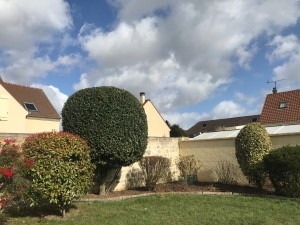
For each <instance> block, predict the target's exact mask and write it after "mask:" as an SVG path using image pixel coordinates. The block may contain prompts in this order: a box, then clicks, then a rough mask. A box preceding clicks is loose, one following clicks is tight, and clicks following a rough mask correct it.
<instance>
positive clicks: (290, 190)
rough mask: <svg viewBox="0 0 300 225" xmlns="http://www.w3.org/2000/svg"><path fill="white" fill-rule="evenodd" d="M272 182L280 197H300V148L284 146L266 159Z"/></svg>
mask: <svg viewBox="0 0 300 225" xmlns="http://www.w3.org/2000/svg"><path fill="white" fill-rule="evenodd" d="M264 163H265V167H266V170H267V172H268V173H269V177H270V180H271V182H272V184H273V186H274V187H275V190H276V193H277V194H278V195H283V196H287V197H296V198H299V197H300V146H299V145H297V146H295V147H292V146H284V147H282V148H279V149H276V150H274V151H271V152H270V154H269V155H267V156H266V157H265V159H264Z"/></svg>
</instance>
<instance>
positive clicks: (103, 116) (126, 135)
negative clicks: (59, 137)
mask: <svg viewBox="0 0 300 225" xmlns="http://www.w3.org/2000/svg"><path fill="white" fill-rule="evenodd" d="M62 125H63V129H64V130H65V131H68V132H70V133H74V134H78V135H79V136H80V137H82V138H84V139H85V140H87V142H88V145H89V146H90V147H91V157H92V162H93V163H94V164H95V165H96V166H97V174H96V175H97V176H100V177H101V180H102V182H101V181H100V182H101V183H102V185H103V183H104V182H105V177H106V174H107V173H108V170H111V169H118V168H120V167H122V166H128V165H130V164H132V163H134V162H136V161H139V160H140V159H141V158H142V157H143V154H144V152H145V150H146V147H147V138H148V127H147V119H146V114H145V111H144V109H143V107H142V105H141V104H140V102H139V101H138V100H137V99H136V98H135V97H134V96H133V95H132V94H131V93H129V92H128V91H125V90H123V89H118V88H115V87H93V88H87V89H83V90H80V91H78V92H76V93H74V94H73V95H72V96H70V97H69V98H68V100H67V102H66V103H65V105H64V107H63V110H62Z"/></svg>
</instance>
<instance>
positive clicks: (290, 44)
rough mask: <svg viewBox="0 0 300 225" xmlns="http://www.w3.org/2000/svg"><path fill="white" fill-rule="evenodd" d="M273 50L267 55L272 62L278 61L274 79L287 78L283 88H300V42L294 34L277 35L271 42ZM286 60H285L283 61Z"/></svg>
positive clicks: (274, 70)
mask: <svg viewBox="0 0 300 225" xmlns="http://www.w3.org/2000/svg"><path fill="white" fill-rule="evenodd" d="M269 46H270V47H271V48H272V50H271V51H270V52H269V53H268V54H267V55H266V57H267V58H268V59H269V60H270V62H272V63H275V62H277V64H276V66H275V68H274V69H273V72H274V80H275V81H276V80H282V79H286V81H284V82H281V83H280V86H281V87H282V89H283V90H291V89H295V88H299V85H300V76H299V68H300V42H299V39H298V38H297V37H296V36H295V35H294V34H290V35H287V36H281V35H277V36H275V37H274V38H273V39H272V40H271V41H270V43H269ZM282 60H284V61H282Z"/></svg>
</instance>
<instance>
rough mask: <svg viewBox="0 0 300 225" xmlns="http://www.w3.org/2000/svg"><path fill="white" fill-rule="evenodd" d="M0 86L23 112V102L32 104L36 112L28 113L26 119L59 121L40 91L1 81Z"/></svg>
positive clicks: (58, 117)
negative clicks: (17, 103) (35, 118)
mask: <svg viewBox="0 0 300 225" xmlns="http://www.w3.org/2000/svg"><path fill="white" fill-rule="evenodd" d="M0 84H1V85H2V86H3V87H4V88H5V89H6V90H7V91H8V92H9V93H10V94H11V95H12V96H13V97H14V98H15V100H16V101H17V102H19V103H20V105H21V106H22V107H23V108H24V109H25V110H26V108H25V106H24V102H28V103H34V105H35V106H36V108H37V110H38V111H36V112H30V114H28V116H27V117H37V118H48V119H60V116H59V115H58V113H57V112H56V110H55V109H54V107H53V105H52V104H51V102H50V101H49V99H48V98H47V96H46V95H45V93H44V91H43V90H42V89H39V88H32V87H26V86H21V85H16V84H10V83H6V82H3V81H0Z"/></svg>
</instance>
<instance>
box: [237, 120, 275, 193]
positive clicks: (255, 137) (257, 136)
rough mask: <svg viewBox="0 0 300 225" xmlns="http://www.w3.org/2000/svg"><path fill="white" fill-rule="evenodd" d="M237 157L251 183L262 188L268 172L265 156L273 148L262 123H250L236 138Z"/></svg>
mask: <svg viewBox="0 0 300 225" xmlns="http://www.w3.org/2000/svg"><path fill="white" fill-rule="evenodd" d="M235 149H236V158H237V160H238V163H239V165H240V167H241V169H242V171H243V173H244V175H245V176H246V177H247V178H248V180H249V181H250V182H251V183H254V184H256V186H257V187H258V188H262V186H263V184H264V182H265V179H266V173H265V169H264V163H263V158H264V156H265V155H267V154H268V153H269V152H270V151H271V149H272V143H271V140H270V137H269V134H268V132H267V131H266V129H265V128H264V127H263V126H262V125H261V124H260V123H249V124H247V125H246V126H245V127H243V128H242V129H241V131H240V132H239V134H238V135H237V137H236V139H235Z"/></svg>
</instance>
